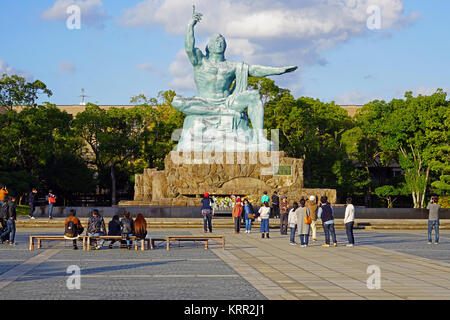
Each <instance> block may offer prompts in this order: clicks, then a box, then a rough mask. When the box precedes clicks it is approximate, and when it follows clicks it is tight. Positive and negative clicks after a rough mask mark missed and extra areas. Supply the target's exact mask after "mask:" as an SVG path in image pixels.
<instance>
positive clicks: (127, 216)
mask: <svg viewBox="0 0 450 320" xmlns="http://www.w3.org/2000/svg"><path fill="white" fill-rule="evenodd" d="M120 226H121V227H122V238H123V239H126V241H127V249H128V250H130V249H131V242H130V237H131V236H133V235H134V221H133V218H132V217H131V213H129V212H128V211H125V213H124V214H123V218H122V220H120Z"/></svg>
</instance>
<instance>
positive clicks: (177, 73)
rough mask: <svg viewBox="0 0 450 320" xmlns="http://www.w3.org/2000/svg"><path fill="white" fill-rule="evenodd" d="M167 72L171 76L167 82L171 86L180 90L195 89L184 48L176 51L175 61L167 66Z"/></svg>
mask: <svg viewBox="0 0 450 320" xmlns="http://www.w3.org/2000/svg"><path fill="white" fill-rule="evenodd" d="M169 73H170V75H171V76H172V77H173V80H172V81H171V82H170V83H169V85H170V86H171V87H172V88H175V89H179V90H181V91H191V90H194V89H195V82H194V76H193V69H192V65H191V63H190V62H189V59H188V58H187V55H186V52H185V51H184V50H180V51H178V53H177V55H176V59H175V61H174V62H172V63H171V64H170V66H169Z"/></svg>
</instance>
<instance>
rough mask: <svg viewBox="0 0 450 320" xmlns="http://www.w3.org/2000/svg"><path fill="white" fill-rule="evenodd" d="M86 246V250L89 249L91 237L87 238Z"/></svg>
mask: <svg viewBox="0 0 450 320" xmlns="http://www.w3.org/2000/svg"><path fill="white" fill-rule="evenodd" d="M86 247H87V251H91V237H88V238H87V243H86Z"/></svg>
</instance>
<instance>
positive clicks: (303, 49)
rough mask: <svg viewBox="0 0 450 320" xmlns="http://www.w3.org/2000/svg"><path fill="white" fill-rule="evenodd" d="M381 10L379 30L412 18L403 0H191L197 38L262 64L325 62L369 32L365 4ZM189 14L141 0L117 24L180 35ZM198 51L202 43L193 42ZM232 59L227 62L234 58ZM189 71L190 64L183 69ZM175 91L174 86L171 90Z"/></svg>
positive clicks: (182, 5)
mask: <svg viewBox="0 0 450 320" xmlns="http://www.w3.org/2000/svg"><path fill="white" fill-rule="evenodd" d="M370 5H377V6H379V8H380V9H381V25H382V30H384V31H385V32H388V30H390V29H392V28H401V27H403V26H405V25H408V24H409V23H410V22H411V21H414V19H416V18H417V15H416V14H411V15H409V16H408V15H406V14H405V13H404V10H403V0H314V1H313V0H305V1H294V0H284V1H271V0H247V1H238V0H220V1H219V0H196V11H198V12H201V13H203V14H204V15H203V19H202V21H201V22H200V23H199V24H198V25H197V26H196V35H197V36H198V37H199V38H200V39H202V38H204V37H205V36H210V35H212V34H214V33H221V34H223V35H224V36H225V38H226V39H227V43H228V46H227V48H228V51H227V57H231V59H233V58H234V59H244V61H246V62H248V63H254V64H266V65H276V66H280V65H299V66H303V67H304V66H308V65H313V64H325V63H326V61H325V60H324V58H323V57H322V56H321V54H320V53H321V52H322V51H323V50H326V49H330V48H333V47H335V46H336V45H337V44H339V43H342V42H344V41H347V40H348V39H351V38H353V37H357V36H361V35H363V34H365V33H369V32H373V31H370V30H369V29H368V28H367V19H368V18H369V16H370V15H369V14H368V13H367V8H368V7H369V6H370ZM191 14H192V6H191V2H189V1H185V0H145V1H142V2H140V3H138V4H137V5H136V6H135V7H133V8H130V9H127V10H124V11H123V14H122V16H121V18H120V21H119V23H120V24H121V25H123V26H127V27H142V26H155V25H161V26H163V27H164V29H165V30H166V32H168V33H171V34H175V35H183V34H184V33H185V31H186V26H187V22H188V21H189V19H190V17H191ZM199 48H201V49H202V50H203V49H204V47H201V46H199ZM181 58H182V57H181V56H180V54H178V55H177V60H176V61H175V62H174V63H172V65H171V66H170V69H169V70H170V73H171V74H172V75H174V74H175V73H176V74H177V75H178V76H179V79H175V80H174V82H173V84H175V83H181V80H182V79H185V78H186V77H187V74H185V73H181V71H180V70H175V68H176V67H181V68H182V69H183V70H186V68H185V65H184V64H183V63H182V61H186V60H184V58H183V60H180V59H181ZM234 59H233V60H234ZM187 71H189V72H190V73H192V68H191V69H190V70H187ZM176 89H177V88H176Z"/></svg>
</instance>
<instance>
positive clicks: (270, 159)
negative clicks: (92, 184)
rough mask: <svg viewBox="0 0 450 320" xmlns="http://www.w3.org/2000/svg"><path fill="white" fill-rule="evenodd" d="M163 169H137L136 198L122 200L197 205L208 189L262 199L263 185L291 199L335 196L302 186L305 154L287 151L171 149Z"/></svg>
mask: <svg viewBox="0 0 450 320" xmlns="http://www.w3.org/2000/svg"><path fill="white" fill-rule="evenodd" d="M164 165H165V169H164V170H163V171H158V170H156V169H145V170H144V173H143V174H138V175H136V178H135V196H134V200H133V201H121V202H120V204H119V205H121V206H130V205H133V206H136V205H159V206H197V205H199V200H200V198H201V197H202V195H203V194H204V193H205V192H208V193H209V194H210V195H217V196H230V195H231V194H234V195H240V196H247V197H250V198H254V199H260V197H261V195H262V194H263V192H264V191H267V193H268V195H269V196H270V195H272V193H273V191H277V192H278V195H280V196H281V195H286V196H287V197H288V199H290V200H291V201H294V200H296V201H298V200H300V199H301V198H302V197H304V198H305V199H306V198H307V197H309V196H310V195H315V196H316V197H320V196H321V195H326V196H328V198H329V201H330V202H331V203H334V202H335V201H336V190H334V189H305V188H303V159H296V158H289V157H285V156H284V152H278V151H268V152H217V153H214V152H177V151H172V152H170V153H169V154H168V155H167V156H166V158H165V160H164Z"/></svg>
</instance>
